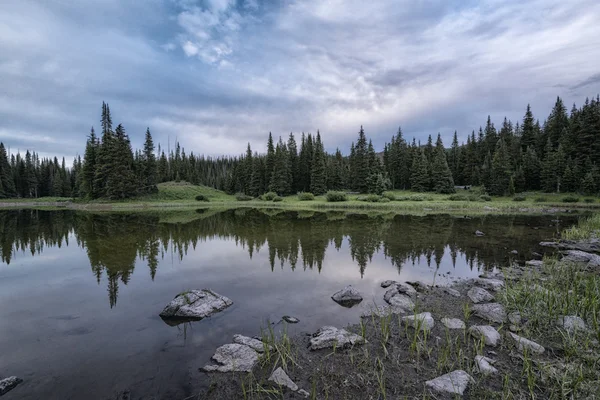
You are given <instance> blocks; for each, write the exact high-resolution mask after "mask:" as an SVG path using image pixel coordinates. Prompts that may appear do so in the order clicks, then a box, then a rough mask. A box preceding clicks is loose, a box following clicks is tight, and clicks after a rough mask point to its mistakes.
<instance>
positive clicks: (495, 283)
mask: <svg viewBox="0 0 600 400" xmlns="http://www.w3.org/2000/svg"><path fill="white" fill-rule="evenodd" d="M475 283H476V284H478V285H479V286H481V287H483V288H485V289H487V290H494V291H497V290H500V289H502V288H503V287H504V281H501V280H500V279H488V278H478V279H475Z"/></svg>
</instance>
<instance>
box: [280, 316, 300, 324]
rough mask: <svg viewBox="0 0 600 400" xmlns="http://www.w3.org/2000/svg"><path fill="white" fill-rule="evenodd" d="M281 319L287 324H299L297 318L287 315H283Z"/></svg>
mask: <svg viewBox="0 0 600 400" xmlns="http://www.w3.org/2000/svg"><path fill="white" fill-rule="evenodd" d="M281 319H282V320H284V321H285V322H287V323H288V324H297V323H298V322H300V320H299V319H298V318H296V317H290V316H289V315H284V316H283V317H281Z"/></svg>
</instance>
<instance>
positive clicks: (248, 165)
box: [243, 143, 254, 195]
mask: <svg viewBox="0 0 600 400" xmlns="http://www.w3.org/2000/svg"><path fill="white" fill-rule="evenodd" d="M253 169H254V160H253V157H252V148H250V143H248V147H247V148H246V157H244V182H243V183H244V193H245V194H249V195H251V194H252V193H251V192H252V189H251V184H252V170H253Z"/></svg>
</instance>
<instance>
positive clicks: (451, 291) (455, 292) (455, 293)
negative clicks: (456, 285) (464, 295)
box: [442, 287, 461, 297]
mask: <svg viewBox="0 0 600 400" xmlns="http://www.w3.org/2000/svg"><path fill="white" fill-rule="evenodd" d="M442 290H443V291H444V293H448V294H449V295H450V296H454V297H460V296H461V295H460V292H459V291H458V290H456V289H453V288H449V287H445V288H443V289H442Z"/></svg>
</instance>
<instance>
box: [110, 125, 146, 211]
mask: <svg viewBox="0 0 600 400" xmlns="http://www.w3.org/2000/svg"><path fill="white" fill-rule="evenodd" d="M112 141H113V143H112V146H111V147H110V153H109V154H108V160H109V163H108V168H107V179H106V186H105V187H106V194H105V195H106V196H107V197H109V198H110V199H126V198H129V197H132V196H134V195H136V194H137V193H138V185H137V183H136V179H135V174H134V171H133V152H132V150H131V143H130V142H129V137H128V136H127V134H126V133H125V128H124V127H123V125H121V124H119V125H118V126H117V128H116V129H115V134H114V139H112Z"/></svg>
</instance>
